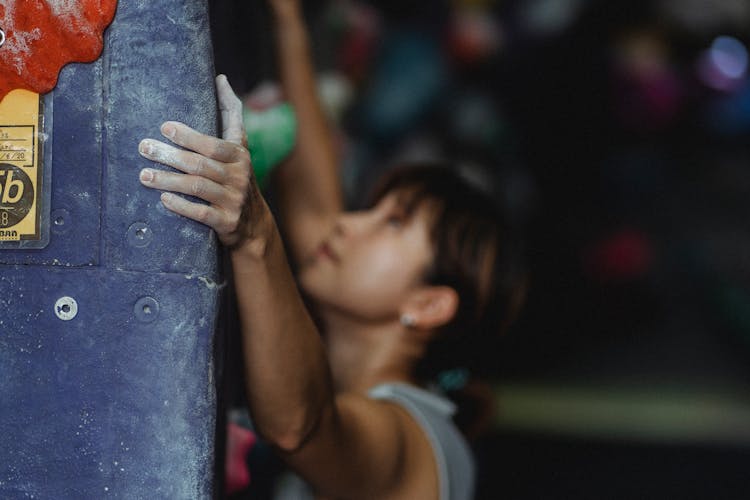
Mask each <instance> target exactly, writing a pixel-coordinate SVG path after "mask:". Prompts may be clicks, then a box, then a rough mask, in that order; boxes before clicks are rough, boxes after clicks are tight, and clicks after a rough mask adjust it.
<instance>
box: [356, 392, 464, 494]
mask: <svg viewBox="0 0 750 500" xmlns="http://www.w3.org/2000/svg"><path fill="white" fill-rule="evenodd" d="M368 396H369V397H370V398H372V399H375V400H382V401H389V402H392V403H395V404H397V405H399V406H401V407H402V408H403V409H404V410H406V412H408V413H409V414H410V415H411V417H412V418H413V419H414V421H415V422H416V423H417V424H418V425H419V427H420V428H421V429H422V431H423V432H424V433H425V435H426V437H427V440H428V441H429V443H430V446H431V447H432V451H433V454H434V456H435V462H436V464H437V468H438V478H439V482H440V499H441V500H458V499H470V498H473V490H474V476H475V465H474V458H473V455H472V453H471V449H470V448H469V445H468V443H467V442H466V440H465V439H464V437H463V435H462V434H461V432H460V431H459V430H458V428H457V427H456V425H455V423H454V422H453V415H454V414H455V412H456V406H455V405H454V404H453V402H452V401H451V400H450V399H448V398H447V397H445V396H443V395H442V394H440V393H439V392H437V391H432V390H428V389H424V388H421V387H417V386H415V385H411V384H406V383H401V382H396V383H385V384H380V385H377V386H375V387H373V388H371V389H370V390H369V391H368Z"/></svg>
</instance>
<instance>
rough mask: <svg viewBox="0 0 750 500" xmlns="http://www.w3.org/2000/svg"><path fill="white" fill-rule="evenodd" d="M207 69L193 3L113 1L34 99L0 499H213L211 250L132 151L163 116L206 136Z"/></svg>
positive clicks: (0, 255)
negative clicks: (33, 154)
mask: <svg viewBox="0 0 750 500" xmlns="http://www.w3.org/2000/svg"><path fill="white" fill-rule="evenodd" d="M27 3H28V2H27ZM37 3H39V2H37ZM41 3H45V2H41ZM46 3H47V4H49V5H50V6H51V9H52V11H56V12H58V13H59V11H60V10H64V9H66V8H73V9H75V8H77V7H76V6H75V5H74V4H75V2H74V1H66V2H63V1H60V0H48V1H47V2H46ZM80 3H81V5H83V7H81V8H88V6H89V5H91V4H95V3H97V2H91V1H88V2H87V1H83V0H82V1H81V2H80ZM99 3H104V2H99ZM23 4H24V3H23V2H20V1H16V2H14V1H10V0H9V1H8V2H6V3H5V4H4V6H3V7H2V8H0V20H3V18H2V16H5V19H4V21H5V22H6V23H7V22H9V21H8V12H9V11H13V8H14V6H15V8H16V10H18V9H21V8H22V6H23ZM71 5H72V7H71ZM78 18H79V17H77V18H76V19H78ZM2 27H3V26H2V25H0V28H2ZM5 34H6V40H5V43H4V44H3V46H1V47H0V54H2V51H3V50H10V49H11V48H13V43H14V42H15V43H18V42H19V39H20V37H22V36H23V33H21V32H19V31H18V30H16V32H10V30H8V29H6V30H5ZM27 35H28V33H27ZM32 35H34V33H32ZM37 38H38V37H37ZM29 40H32V41H33V36H32V38H29V37H28V36H27V37H26V41H27V42H28V41H29ZM58 43H65V39H61V41H58ZM16 47H17V45H16ZM213 72H214V70H213V59H212V51H211V41H210V33H209V23H208V10H207V7H206V5H205V2H204V1H203V0H150V1H148V2H146V1H141V0H137V1H136V0H126V1H121V2H119V5H117V11H116V13H115V16H114V21H113V22H112V24H111V25H110V26H109V28H108V29H107V31H106V32H105V36H104V51H103V53H102V54H101V57H99V58H98V59H96V60H95V61H94V62H91V63H74V64H69V65H67V66H65V67H64V68H63V69H62V71H61V73H60V74H59V80H58V81H57V84H56V86H55V87H54V89H53V90H51V91H50V92H48V93H46V94H44V95H43V97H42V99H41V101H42V102H41V104H42V108H41V109H42V116H41V117H40V118H41V119H40V121H39V129H38V130H39V132H40V133H39V143H38V150H37V154H38V155H39V156H38V158H39V159H40V161H41V164H40V165H39V166H38V168H39V169H41V171H40V172H41V176H40V177H39V178H40V179H44V178H45V176H47V178H48V183H47V184H46V189H48V192H49V196H48V199H45V196H44V192H43V189H42V190H41V191H39V192H38V197H37V198H36V199H35V201H36V202H37V205H36V209H38V210H39V214H40V215H39V220H40V231H41V233H40V234H42V235H44V234H45V233H46V235H47V236H46V237H42V238H40V239H38V240H36V242H34V241H32V240H29V241H26V242H16V243H15V244H13V243H12V242H9V241H7V240H8V238H10V237H11V236H10V235H11V233H10V229H8V228H6V229H5V230H6V231H7V236H8V238H5V241H0V429H2V432H0V450H1V451H0V498H3V499H6V498H9V499H14V498H79V499H84V498H97V499H98V498H109V497H112V498H170V499H178V498H186V499H188V498H189V499H194V498H205V497H210V496H211V494H212V491H213V463H214V433H215V422H216V418H215V414H216V390H215V381H214V380H215V379H214V366H215V363H214V359H215V358H214V357H215V352H214V335H215V327H216V324H217V305H218V302H219V299H220V293H221V286H220V285H219V284H218V283H219V282H220V281H221V279H220V276H219V275H218V274H219V273H218V262H217V261H218V259H217V242H216V239H215V236H214V235H213V233H212V232H211V231H210V230H209V229H208V228H207V227H205V226H203V225H200V224H198V223H194V222H192V221H189V220H187V219H184V218H181V217H179V216H176V215H174V214H172V213H169V212H168V211H167V210H166V209H164V208H163V207H162V205H161V204H160V202H159V193H158V192H155V191H153V190H148V189H146V188H143V187H142V186H141V185H140V183H139V182H138V172H139V171H140V169H141V168H143V167H147V166H152V167H153V166H154V165H153V164H151V163H150V162H149V161H147V160H145V159H143V158H142V157H140V155H139V154H138V143H139V141H140V140H141V139H142V138H145V137H153V138H158V137H160V134H159V126H160V124H161V123H162V122H163V121H165V120H168V119H169V120H179V121H183V122H185V123H187V124H188V125H190V126H192V127H194V128H196V129H198V130H200V131H203V132H205V133H211V134H215V133H216V131H217V125H216V121H217V117H216V104H215V102H216V99H215V93H214V87H213ZM9 125H12V124H10V123H0V130H4V129H7V126H9ZM3 126H5V127H3ZM2 137H3V136H2V132H0V144H2V143H3V141H2ZM0 163H2V162H0ZM18 168H20V167H18ZM158 168H162V167H158ZM1 170H2V165H0V171H1ZM6 170H7V171H8V172H10V171H12V169H10V167H7V168H6ZM18 175H20V174H18ZM6 178H7V174H6ZM14 179H16V180H17V179H18V177H15V178H14ZM2 180H3V178H2V177H0V183H1V182H2ZM19 189H20V187H19V185H18V184H16V185H15V187H11V190H10V191H8V192H7V193H6V194H7V196H6V198H7V199H6V201H8V200H11V201H12V200H15V199H16V198H19V199H20V195H19ZM0 201H2V194H0ZM0 208H2V207H0ZM6 208H7V211H10V210H11V209H12V207H10V208H9V207H6ZM0 229H2V228H0ZM32 247H37V248H32ZM38 247H43V248H38Z"/></svg>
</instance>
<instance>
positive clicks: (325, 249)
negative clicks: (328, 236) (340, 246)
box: [317, 241, 339, 262]
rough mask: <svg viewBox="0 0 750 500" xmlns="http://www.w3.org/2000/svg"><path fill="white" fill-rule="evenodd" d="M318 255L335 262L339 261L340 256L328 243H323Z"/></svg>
mask: <svg viewBox="0 0 750 500" xmlns="http://www.w3.org/2000/svg"><path fill="white" fill-rule="evenodd" d="M317 253H318V255H319V256H322V257H326V258H328V259H331V260H332V261H334V262H338V261H339V256H338V254H337V253H336V252H335V251H334V250H333V248H331V245H329V244H328V242H325V241H324V242H323V243H321V244H320V246H319V247H318V252H317Z"/></svg>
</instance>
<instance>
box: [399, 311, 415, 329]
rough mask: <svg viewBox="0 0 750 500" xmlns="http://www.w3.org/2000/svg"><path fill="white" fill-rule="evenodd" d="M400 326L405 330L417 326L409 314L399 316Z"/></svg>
mask: <svg viewBox="0 0 750 500" xmlns="http://www.w3.org/2000/svg"><path fill="white" fill-rule="evenodd" d="M401 324H402V325H404V326H405V327H407V328H411V327H413V326H414V325H416V324H417V318H415V317H414V316H412V315H411V314H409V313H404V314H402V315H401Z"/></svg>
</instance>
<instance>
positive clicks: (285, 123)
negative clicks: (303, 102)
mask: <svg viewBox="0 0 750 500" xmlns="http://www.w3.org/2000/svg"><path fill="white" fill-rule="evenodd" d="M243 119H244V122H245V129H246V131H247V144H248V149H249V150H250V158H251V159H252V162H253V170H254V172H255V178H256V179H257V180H258V185H259V186H260V187H261V188H265V187H266V185H267V184H268V179H269V174H270V173H271V170H273V168H274V167H275V166H276V165H278V164H279V163H281V162H282V161H283V160H284V159H285V158H286V157H287V156H288V155H289V153H290V152H291V151H292V148H293V147H294V143H295V141H296V139H297V117H296V116H295V114H294V109H292V106H291V105H290V104H289V103H282V104H277V105H275V106H272V107H270V108H268V109H264V110H262V111H259V110H254V109H250V108H247V107H246V108H244V110H243Z"/></svg>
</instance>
